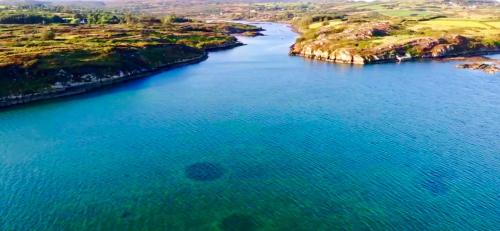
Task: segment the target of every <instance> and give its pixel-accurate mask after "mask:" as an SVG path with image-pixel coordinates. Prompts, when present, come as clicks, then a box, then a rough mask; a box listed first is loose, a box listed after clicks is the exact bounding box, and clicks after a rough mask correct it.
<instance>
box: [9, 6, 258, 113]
mask: <svg viewBox="0 0 500 231" xmlns="http://www.w3.org/2000/svg"><path fill="white" fill-rule="evenodd" d="M48 19H50V20H48ZM259 30H260V28H257V27H254V26H249V25H243V24H235V23H206V22H202V21H195V20H190V19H186V18H181V17H175V16H172V15H170V16H166V17H163V18H155V17H137V16H134V15H130V14H121V13H111V12H103V11H98V12H86V13H82V12H71V11H70V12H68V11H60V10H59V11H56V12H54V11H53V10H48V9H29V10H25V9H18V8H14V9H13V8H4V9H2V10H0V106H2V105H3V106H8V105H10V104H17V103H23V102H26V101H32V100H37V99H44V98H52V97H57V96H60V95H67V94H71V93H72V92H75V93H79V92H81V91H86V90H89V89H93V88H97V87H99V86H102V85H107V84H111V83H115V82H120V81H123V80H127V79H130V78H135V77H137V76H140V75H141V74H144V73H148V72H152V71H156V70H159V69H162V68H167V67H171V66H174V65H180V64H184V63H192V62H198V61H201V60H203V59H205V58H206V57H207V54H206V52H207V51H209V50H212V49H222V48H230V47H234V46H238V45H241V43H239V42H238V41H237V39H236V38H235V37H234V36H232V35H231V34H234V33H245V34H248V35H256V34H258V33H259Z"/></svg>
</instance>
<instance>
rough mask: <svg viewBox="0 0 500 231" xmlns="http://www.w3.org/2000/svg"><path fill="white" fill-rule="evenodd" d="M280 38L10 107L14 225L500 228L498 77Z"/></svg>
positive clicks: (1, 223)
mask: <svg viewBox="0 0 500 231" xmlns="http://www.w3.org/2000/svg"><path fill="white" fill-rule="evenodd" d="M261 26H263V27H265V28H266V29H267V32H266V34H267V36H265V37H257V38H241V40H242V41H243V42H245V43H247V44H248V45H247V46H244V47H239V48H236V49H232V50H227V51H221V52H216V53H212V54H211V55H210V58H209V59H208V60H207V61H205V62H203V63H200V64H195V65H191V66H186V67H182V68H178V69H175V70H170V71H166V72H164V73H161V74H158V75H155V76H152V77H150V78H145V79H141V80H138V81H134V82H130V83H127V84H123V85H120V86H117V87H114V88H110V89H105V90H102V91H98V92H94V93H90V94H87V95H83V96H77V97H71V98H67V99H62V100H55V101H50V102H46V103H38V104H32V105H26V106H22V107H16V108H12V109H8V110H4V111H1V112H0V230H2V231H4V230H7V231H10V230H13V231H18V230H223V231H227V230H242V231H244V230H283V231H285V230H286V231H288V230H336V229H341V230H499V229H500V78H499V77H500V76H499V75H489V74H485V73H482V72H478V71H469V70H461V69H456V68H455V65H456V63H453V62H448V63H442V62H413V63H403V64H381V65H368V66H365V67H353V66H349V65H333V64H330V63H322V62H315V61H308V60H305V59H302V58H299V57H289V56H288V55H287V52H288V47H289V45H290V44H291V43H292V42H293V41H294V39H295V34H293V33H292V32H291V31H290V29H289V28H288V27H286V26H284V25H279V24H262V25H261Z"/></svg>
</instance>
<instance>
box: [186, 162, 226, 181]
mask: <svg viewBox="0 0 500 231" xmlns="http://www.w3.org/2000/svg"><path fill="white" fill-rule="evenodd" d="M185 174H186V177H188V178H189V179H191V180H195V181H213V180H216V179H219V178H221V177H222V176H223V175H224V168H222V166H220V165H218V164H214V163H209V162H201V163H196V164H192V165H189V166H188V167H186V170H185Z"/></svg>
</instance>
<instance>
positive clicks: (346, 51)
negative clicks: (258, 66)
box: [290, 34, 500, 64]
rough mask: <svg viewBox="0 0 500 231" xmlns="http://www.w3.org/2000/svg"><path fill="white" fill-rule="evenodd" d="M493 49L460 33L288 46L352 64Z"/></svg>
mask: <svg viewBox="0 0 500 231" xmlns="http://www.w3.org/2000/svg"><path fill="white" fill-rule="evenodd" d="M365 35H366V34H365ZM353 36H360V35H359V34H357V35H353ZM495 52H500V47H499V46H495V45H489V46H488V45H484V44H482V43H480V42H478V41H475V40H474V39H471V38H467V37H464V36H460V35H455V36H448V37H442V38H439V39H435V38H431V37H421V38H414V39H408V40H406V41H403V42H400V43H395V44H389V45H382V46H377V47H374V48H369V49H356V48H352V47H345V48H344V47H341V48H336V49H334V50H328V49H327V48H325V47H323V46H322V41H314V42H312V43H311V42H309V43H307V42H297V43H295V44H294V45H293V46H292V47H291V48H290V54H291V55H297V56H303V57H306V58H311V59H318V60H325V61H330V62H336V63H352V64H368V63H380V62H401V61H407V60H412V59H423V58H442V57H453V56H468V55H478V54H486V53H495Z"/></svg>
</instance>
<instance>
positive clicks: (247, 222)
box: [219, 214, 257, 231]
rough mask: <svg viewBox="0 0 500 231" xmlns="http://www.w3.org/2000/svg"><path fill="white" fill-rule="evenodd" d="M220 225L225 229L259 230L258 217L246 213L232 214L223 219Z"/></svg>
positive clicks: (232, 230) (231, 230) (240, 230)
mask: <svg viewBox="0 0 500 231" xmlns="http://www.w3.org/2000/svg"><path fill="white" fill-rule="evenodd" d="M219 227H220V229H221V230H223V231H252V230H257V222H256V219H255V218H253V217H252V216H249V215H245V214H232V215H230V216H228V217H226V218H224V220H222V221H221V223H220V224H219Z"/></svg>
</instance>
